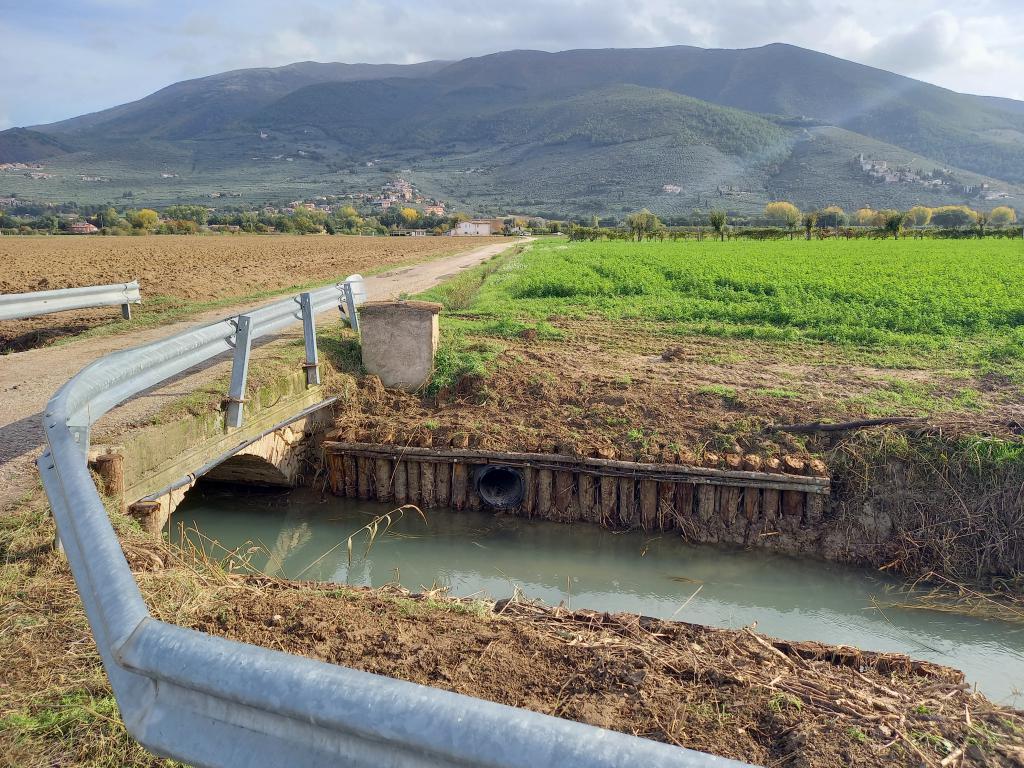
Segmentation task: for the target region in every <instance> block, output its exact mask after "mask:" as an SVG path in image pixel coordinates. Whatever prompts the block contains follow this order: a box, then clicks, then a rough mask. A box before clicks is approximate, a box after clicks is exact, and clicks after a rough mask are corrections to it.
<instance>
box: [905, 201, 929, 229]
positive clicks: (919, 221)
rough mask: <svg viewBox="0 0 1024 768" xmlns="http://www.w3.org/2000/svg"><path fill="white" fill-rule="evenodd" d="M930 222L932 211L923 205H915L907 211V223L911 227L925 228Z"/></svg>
mask: <svg viewBox="0 0 1024 768" xmlns="http://www.w3.org/2000/svg"><path fill="white" fill-rule="evenodd" d="M931 220H932V209H931V208H928V207H926V206H923V205H915V206H914V207H913V208H911V209H910V210H909V211H907V223H909V224H910V226H912V227H927V226H928V222H930V221H931Z"/></svg>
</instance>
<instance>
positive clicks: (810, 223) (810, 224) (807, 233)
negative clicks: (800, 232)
mask: <svg viewBox="0 0 1024 768" xmlns="http://www.w3.org/2000/svg"><path fill="white" fill-rule="evenodd" d="M817 223H818V212H817V211H808V212H807V213H805V214H804V218H803V224H804V237H805V238H806V239H808V240H810V239H811V233H812V232H813V231H814V225H815V224H817Z"/></svg>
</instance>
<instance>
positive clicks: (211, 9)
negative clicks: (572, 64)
mask: <svg viewBox="0 0 1024 768" xmlns="http://www.w3.org/2000/svg"><path fill="white" fill-rule="evenodd" d="M1019 1H1020V0H974V2H973V3H972V4H971V5H970V7H968V6H967V5H966V4H963V3H953V2H952V1H951V0H946V1H945V2H941V1H938V0H901V2H900V3H899V5H898V8H897V9H896V10H894V9H893V4H892V2H891V0H858V2H857V3H856V4H854V3H851V2H849V0H839V2H836V0H773V2H766V0H717V1H716V2H714V3H707V2H705V1H704V0H699V2H698V0H634V2H632V3H629V4H626V3H622V2H618V1H616V2H611V0H567V1H565V2H555V3H552V2H549V1H548V0H519V1H518V2H516V3H514V4H513V3H507V2H496V1H495V0H449V1H448V2H441V1H440V0H418V2H415V3H412V2H408V1H407V0H376V1H371V0H337V1H335V2H331V1H330V0H298V2H295V3H292V4H290V5H289V6H288V8H287V10H286V11H283V10H282V8H283V7H282V6H281V4H280V3H272V2H269V0H221V2H218V3H216V4H210V3H204V2H201V0H179V2H177V3H174V4H160V3H156V2H153V0H90V2H89V3H86V4H74V3H66V4H64V3H60V5H62V6H64V7H62V8H59V9H57V10H59V11H60V13H59V14H57V12H56V10H55V9H53V8H50V7H49V6H48V4H29V3H26V4H24V7H17V8H16V9H15V10H14V11H13V12H10V13H8V12H5V16H4V20H3V21H0V39H2V40H4V45H3V46H0V68H2V71H5V72H7V73H13V76H11V75H10V74H9V75H8V76H7V77H5V78H3V79H2V80H0V104H2V105H3V108H4V112H5V114H7V115H8V116H9V118H10V120H12V121H14V122H15V123H18V124H32V123H38V122H44V121H50V120H56V119H60V118H63V117H70V116H72V115H75V114H81V113H83V112H87V111H93V110H96V109H101V108H104V107H108V106H113V105H115V104H119V103H124V102H126V101H130V100H132V99H135V98H139V97H141V96H143V95H145V94H146V93H150V92H152V91H154V90H157V89H158V88H160V87H163V86H165V85H168V84H170V83H172V82H175V81H177V80H182V79H186V78H190V77H198V76H201V75H206V74H213V73H215V72H221V71H224V70H227V69H236V68H240V67H251V66H278V65H281V64H287V63H290V62H292V61H297V60H304V59H312V60H316V61H347V62H370V63H382V62H396V63H409V62H412V61H422V60H425V59H438V58H441V59H458V58H463V57H466V56H478V55H483V54H486V53H492V52H495V51H501V50H509V49H513V48H536V49H541V50H551V51H554V50H564V49H567V48H586V47H595V48H603V47H646V46H658V45H673V44H688V45H698V46H704V47H728V48H739V47H750V46H757V45H764V44H766V43H771V42H788V43H792V44H794V45H800V46H804V47H807V48H812V49H815V50H820V51H824V52H826V53H831V54H833V55H835V56H840V57H843V58H850V59H852V60H855V61H859V62H862V63H865V64H870V65H873V66H880V67H883V68H888V69H891V70H894V71H897V72H900V73H901V74H906V75H909V76H911V77H917V78H921V79H924V80H927V81H929V82H934V83H937V84H939V85H943V86H946V87H949V88H953V89H955V90H961V91H969V92H973V93H987V94H993V95H1002V96H1011V97H1020V96H1021V95H1022V93H1021V91H1022V89H1024V32H1022V26H1021V25H1020V24H1018V23H1017V18H1018V16H1019V7H1018V6H1019Z"/></svg>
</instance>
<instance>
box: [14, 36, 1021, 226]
mask: <svg viewBox="0 0 1024 768" xmlns="http://www.w3.org/2000/svg"><path fill="white" fill-rule="evenodd" d="M861 153H864V154H865V156H866V157H867V158H869V159H874V160H884V161H886V162H887V163H889V164H890V165H891V166H897V165H898V166H906V167H909V168H912V169H913V172H912V174H911V175H909V176H908V175H906V174H904V176H902V177H900V178H899V179H897V180H892V179H887V177H885V175H882V176H879V175H877V174H876V175H871V174H869V173H867V172H865V171H864V170H863V169H862V168H861V167H860V165H859V164H858V163H855V162H854V157H855V156H856V155H859V154H861ZM30 155H31V156H33V158H34V159H46V164H47V166H48V170H47V174H46V176H47V178H30V177H24V176H17V177H15V176H12V175H11V174H10V173H7V174H4V173H0V194H2V193H4V192H6V191H7V190H6V189H4V185H5V184H6V185H7V186H9V187H10V188H11V189H10V191H12V192H17V193H18V194H19V196H22V197H43V198H48V199H69V198H70V199H82V200H89V201H97V202H98V201H101V200H107V199H112V198H113V197H115V196H117V195H118V194H120V192H121V191H122V190H126V191H129V192H131V193H132V194H134V195H135V198H136V199H139V198H142V199H144V200H146V201H147V202H149V203H151V204H158V205H159V204H165V203H170V202H175V201H178V200H189V199H201V198H202V197H203V196H208V195H215V196H218V197H219V196H224V195H227V196H232V197H238V198H241V199H242V201H243V202H249V203H255V202H262V201H273V200H279V199H284V198H289V197H295V196H298V195H302V194H307V195H308V194H337V193H343V192H348V191H370V190H372V189H373V188H375V187H376V186H379V184H380V183H382V182H383V181H386V180H387V179H388V178H389V177H391V176H393V175H395V174H402V175H404V176H406V177H408V178H410V180H412V181H414V182H415V183H416V184H417V186H419V187H420V189H422V190H423V191H424V192H426V193H427V194H431V195H435V196H438V197H443V198H445V199H449V200H451V201H453V202H454V203H456V204H459V205H464V206H466V207H470V208H474V209H477V210H480V211H485V210H487V211H501V210H512V209H515V210H522V211H537V212H545V211H562V212H566V213H574V212H580V213H601V214H606V213H615V212H620V211H623V210H628V209H631V208H634V207H642V206H647V207H650V208H651V209H652V210H656V211H660V212H663V213H688V212H689V211H690V210H692V209H693V208H695V207H697V208H706V207H708V206H711V205H718V206H721V207H726V208H729V209H731V210H735V211H737V212H752V211H754V210H757V209H759V208H760V207H761V206H763V204H764V202H765V201H766V200H767V199H769V198H771V197H776V196H786V197H789V198H790V199H793V200H794V201H795V202H798V203H799V204H801V205H825V204H829V203H833V202H839V203H841V204H844V205H847V206H855V205H865V204H871V205H883V204H884V205H900V206H904V205H912V204H915V203H918V202H920V203H924V204H930V205H938V204H944V203H951V202H974V203H975V204H981V203H982V202H983V201H975V200H974V199H973V198H972V197H971V196H972V195H973V194H976V193H975V192H974V191H973V189H972V188H984V189H986V190H987V191H986V192H985V194H988V195H989V196H992V194H996V192H993V190H997V191H998V193H1001V194H1003V195H1005V196H1006V197H1005V200H1006V201H1009V202H1011V204H1013V201H1014V200H1018V201H1019V200H1021V199H1022V198H1024V189H1022V186H1021V185H1024V102H1018V101H1014V100H1011V99H1001V98H993V97H982V96H972V95H968V94H961V93H956V92H953V91H949V90H946V89H943V88H939V87H937V86H933V85H929V84H927V83H922V82H920V81H917V80H913V79H911V78H907V77H903V76H901V75H896V74H893V73H890V72H886V71H883V70H880V69H875V68H872V67H868V66H864V65H861V64H856V63H853V62H849V61H845V60H843V59H838V58H835V57H833V56H828V55H826V54H821V53H816V52H814V51H809V50H805V49H801V48H796V47H793V46H789V45H781V44H774V45H768V46H763V47H760V48H750V49H740V50H725V49H711V50H708V49H701V48H695V47H690V46H672V47H666V48H652V49H605V50H573V51H562V52H559V53H546V52H542V51H507V52H502V53H495V54H491V55H487V56H480V57H474V58H469V59H464V60H462V61H457V62H443V61H432V62H424V63H421V64H411V65H388V64H385V65H367V64H355V65H348V64H319V63H314V62H302V63H298V64H292V65H289V66H286V67H278V68H272V69H247V70H237V71H234V72H227V73H223V74H220V75H213V76H210V77H205V78H199V79H196V80H189V81H185V82H182V83H177V84H175V85H172V86H169V87H167V88H164V89H162V90H159V91H157V92H155V93H153V94H152V95H150V96H147V97H145V98H144V99H140V100H139V101H136V102H132V103H130V104H125V105H122V106H119V107H114V108H112V109H108V110H104V111H101V112H97V113H93V114H91V115H85V116H82V117H76V118H72V119H70V120H65V121H62V122H59V123H53V124H50V125H45V126H34V127H33V128H32V129H31V130H26V129H12V130H9V131H4V132H0V159H2V158H4V157H14V156H18V157H28V156H30ZM933 169H945V170H944V171H943V173H944V176H943V178H944V179H945V180H946V183H944V184H941V185H935V186H926V185H924V184H923V183H920V182H921V181H922V180H923V179H924V178H926V177H927V176H928V175H929V174H930V172H931V171H932V170H933ZM913 174H918V175H917V176H914V175H913ZM37 176H39V174H37ZM983 185H988V186H987V187H983ZM676 187H678V188H680V189H679V190H676ZM1017 204H1018V205H1020V203H1019V202H1018V203H1017ZM1021 207H1024V206H1021Z"/></svg>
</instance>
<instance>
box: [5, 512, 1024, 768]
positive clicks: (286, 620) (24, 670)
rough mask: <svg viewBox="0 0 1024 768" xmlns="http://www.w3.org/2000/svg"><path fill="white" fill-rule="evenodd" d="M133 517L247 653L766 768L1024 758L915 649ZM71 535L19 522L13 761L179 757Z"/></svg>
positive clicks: (205, 618)
mask: <svg viewBox="0 0 1024 768" xmlns="http://www.w3.org/2000/svg"><path fill="white" fill-rule="evenodd" d="M115 522H116V524H117V527H118V529H119V532H120V534H121V536H122V541H123V545H124V550H125V553H126V556H127V558H128V560H129V563H130V564H131V566H132V568H133V570H134V571H135V573H136V577H137V579H138V580H139V582H140V585H141V587H142V590H143V593H144V595H145V596H146V599H147V601H148V603H149V605H150V607H151V610H152V611H153V613H154V615H156V616H157V617H159V618H161V619H163V620H165V621H171V622H175V623H179V624H182V625H184V626H189V627H194V628H197V629H201V630H204V631H208V632H212V633H215V634H219V635H223V636H226V637H230V638H233V639H237V640H241V641H244V642H252V643H257V644H260V645H263V646H266V647H271V648H278V649H282V650H285V651H289V652H293V653H299V654H303V655H307V656H311V657H314V658H318V659H322V660H325V661H329V662H333V663H338V664H345V665H349V666H352V667H355V668H358V669H363V670H366V671H370V672H375V673H379V674H384V675H389V676H393V677H397V678H401V679H406V680H411V681H414V682H418V683H423V684H426V685H433V686H437V687H441V688H445V689H448V690H452V691H457V692H460V693H464V694H467V695H470V696H476V697H480V698H485V699H490V700H493V701H499V702H502V703H506V704H511V705H513V706H521V707H527V708H529V709H533V710H536V711H539V712H544V713H547V714H552V715H555V716H559V717H565V718H570V719H575V720H579V721H582V722H588V723H592V724H595V725H600V726H604V727H610V728H615V729H618V730H622V731H626V732H630V733H635V734H637V735H641V736H644V737H647V738H652V739H657V740H660V741H665V742H668V743H674V744H680V745H684V746H687V747H691V748H695V749H700V750H706V751H710V752H714V753H716V754H722V755H728V756H730V757H735V758H739V759H742V760H747V761H751V762H754V763H758V764H761V765H778V766H781V765H788V766H811V767H813V768H819V767H821V768H825V767H828V768H832V767H834V766H847V765H857V766H861V765H866V766H875V765H877V766H883V765H884V766H894V765H895V766H900V765H905V766H920V765H925V766H935V767H936V768H941V767H942V766H949V765H957V766H974V765H995V766H1011V765H1020V764H1022V762H1024V716H1022V715H1021V713H1019V712H1017V711H1014V710H1011V709H1008V708H1003V707H997V706H995V705H993V704H991V703H990V702H988V701H987V700H986V699H985V698H984V697H983V696H981V695H978V694H975V693H973V692H971V691H970V690H969V689H968V687H967V686H966V685H964V684H963V682H962V676H961V674H960V673H959V672H956V671H954V670H951V669H948V668H944V667H939V666H936V665H933V664H929V663H923V662H915V661H912V660H910V659H908V658H906V657H904V656H900V655H895V654H871V653H863V652H861V651H858V650H856V649H854V648H849V647H834V646H823V645H818V644H814V643H791V642H781V641H776V640H773V639H771V638H769V637H766V636H762V635H760V634H758V633H757V631H756V628H754V627H750V628H747V629H745V630H741V631H732V630H717V629H710V628H707V627H701V626H696V625H690V624H683V623H674V622H667V621H660V620H654V619H649V618H645V617H640V616H635V615H628V614H615V615H610V614H604V613H597V612H593V611H569V610H566V609H564V608H549V607H545V606H541V605H536V604H533V603H530V602H526V601H524V600H521V599H515V600H512V601H500V602H498V603H490V602H482V601H474V600H457V599H451V598H448V597H446V596H445V595H444V594H443V593H440V592H432V593H425V594H419V595H411V594H409V593H407V592H406V591H404V590H401V589H399V588H395V587H391V588H383V589H379V590H369V589H360V588H351V587H342V586H338V585H330V584H314V583H298V582H287V581H280V580H274V579H269V578H265V577H261V576H254V575H243V574H238V573H233V572H230V571H228V570H225V569H224V568H222V567H221V566H220V565H219V563H218V562H216V561H215V560H212V559H211V558H210V557H209V556H208V554H207V553H206V552H204V551H203V550H202V549H197V550H193V551H184V552H183V551H180V550H174V549H171V548H168V547H167V546H165V545H164V544H163V543H161V542H159V541H156V540H153V539H151V538H149V537H147V536H145V535H144V534H142V533H141V532H140V531H138V530H137V529H136V528H134V527H133V526H132V525H131V524H130V523H128V522H127V521H125V520H123V519H120V518H116V519H115ZM52 535H53V529H52V523H51V522H50V521H49V518H48V516H47V514H46V507H45V502H44V501H43V500H42V499H41V497H40V496H38V495H37V496H36V497H35V498H34V499H33V500H32V501H31V502H30V503H28V504H27V505H23V506H22V507H21V508H20V509H19V510H17V511H16V512H15V513H14V514H12V515H9V516H6V517H5V518H3V520H2V521H0V558H2V571H0V574H2V575H0V606H2V616H0V621H2V622H3V624H2V626H3V631H2V632H0V665H2V669H3V670H4V671H3V673H2V674H3V685H2V686H0V764H2V765H10V766H19V768H21V767H22V766H28V767H32V766H55V765H59V766H76V765H82V766H85V765H89V766H154V765H168V764H169V763H168V762H167V761H161V760H158V759H156V758H153V757H151V756H149V755H146V754H145V753H144V752H143V751H142V749H141V748H139V747H138V746H137V745H135V744H134V743H133V742H132V741H131V740H130V739H129V738H128V737H127V735H126V734H125V732H124V729H123V727H122V725H121V723H120V719H119V717H118V714H117V711H116V705H115V704H114V701H113V698H112V696H111V693H110V690H109V687H108V686H107V683H106V680H105V677H104V675H103V672H102V668H101V667H100V664H99V659H98V657H97V655H96V652H95V648H94V646H93V642H92V639H91V635H90V632H89V628H88V624H87V622H86V620H85V617H84V615H83V613H82V610H81V604H80V601H79V598H78V595H77V592H76V591H75V587H74V583H73V580H72V578H71V575H70V573H69V572H68V569H67V565H66V563H65V562H64V561H63V560H62V559H61V558H60V557H59V556H57V555H55V554H54V553H53V552H52V551H51V549H50V547H49V542H50V540H51V538H52Z"/></svg>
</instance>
